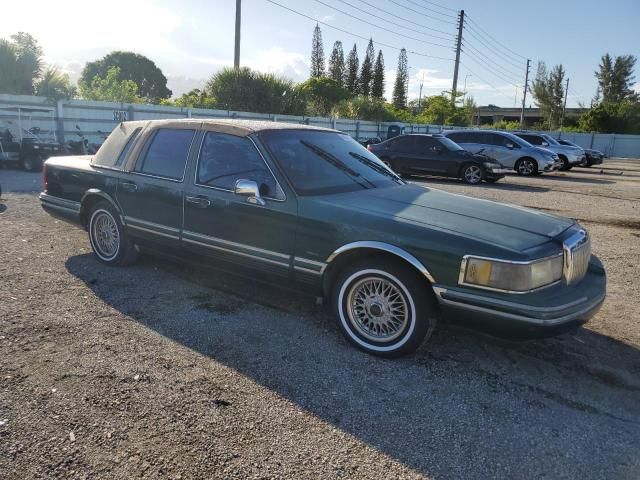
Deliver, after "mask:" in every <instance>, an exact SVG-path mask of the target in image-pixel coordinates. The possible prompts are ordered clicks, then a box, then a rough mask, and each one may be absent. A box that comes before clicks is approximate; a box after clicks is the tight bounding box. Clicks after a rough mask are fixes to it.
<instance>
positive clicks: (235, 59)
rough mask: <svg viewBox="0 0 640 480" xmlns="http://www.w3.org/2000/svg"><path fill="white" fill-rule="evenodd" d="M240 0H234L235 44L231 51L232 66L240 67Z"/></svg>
mask: <svg viewBox="0 0 640 480" xmlns="http://www.w3.org/2000/svg"><path fill="white" fill-rule="evenodd" d="M241 3H242V0H236V45H235V49H234V52H233V68H235V69H236V70H237V69H239V68H240V20H241V18H242V13H241V12H242V8H241V7H242V5H241Z"/></svg>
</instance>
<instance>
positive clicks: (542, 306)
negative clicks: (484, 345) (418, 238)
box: [434, 257, 607, 338]
mask: <svg viewBox="0 0 640 480" xmlns="http://www.w3.org/2000/svg"><path fill="white" fill-rule="evenodd" d="M591 262H592V263H591V264H590V266H589V271H588V272H587V275H586V276H585V277H584V278H583V279H582V281H581V282H580V283H578V284H576V285H573V286H567V285H566V284H564V282H563V283H561V284H558V285H556V286H550V287H548V288H546V289H542V290H539V291H537V292H533V293H530V294H526V295H518V294H502V295H500V296H498V295H490V294H486V293H484V292H481V291H479V290H477V289H472V288H463V287H459V286H456V287H453V288H449V287H442V286H438V285H435V286H434V291H435V292H436V296H437V299H438V302H439V304H440V309H441V312H442V315H443V317H444V318H446V319H449V320H451V321H453V322H456V323H461V324H463V325H467V326H471V327H475V328H479V329H481V330H484V331H487V332H489V333H492V334H494V335H498V336H505V337H511V338H513V337H516V338H532V337H541V336H542V337H544V336H552V335H557V334H560V333H562V332H565V331H567V330H571V329H573V328H576V327H578V326H580V325H582V324H584V323H586V322H587V321H588V320H589V319H590V318H591V317H593V316H594V315H595V314H596V313H597V312H598V310H599V309H600V307H601V306H602V304H603V302H604V299H605V296H606V283H607V281H606V274H605V273H604V269H603V268H602V264H601V263H600V261H599V260H598V259H597V258H596V257H592V260H591Z"/></svg>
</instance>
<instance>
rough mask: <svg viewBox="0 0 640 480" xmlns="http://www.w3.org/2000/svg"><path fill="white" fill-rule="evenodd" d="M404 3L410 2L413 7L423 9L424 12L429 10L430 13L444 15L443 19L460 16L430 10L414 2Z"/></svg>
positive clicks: (408, 0)
mask: <svg viewBox="0 0 640 480" xmlns="http://www.w3.org/2000/svg"><path fill="white" fill-rule="evenodd" d="M404 1H405V2H408V3H411V4H412V5H415V6H416V7H420V8H423V9H424V10H427V11H429V12H433V13H437V14H438V15H442V16H443V17H449V18H456V17H457V16H458V15H457V14H456V15H452V14H450V13H442V12H439V11H437V10H434V9H433V8H429V7H425V6H424V5H420V4H419V3H416V2H414V1H413V0H404ZM426 3H429V2H426ZM454 11H455V10H454Z"/></svg>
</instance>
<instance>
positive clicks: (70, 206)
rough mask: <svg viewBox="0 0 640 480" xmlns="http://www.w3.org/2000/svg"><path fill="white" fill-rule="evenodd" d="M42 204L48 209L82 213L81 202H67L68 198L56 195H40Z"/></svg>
mask: <svg viewBox="0 0 640 480" xmlns="http://www.w3.org/2000/svg"><path fill="white" fill-rule="evenodd" d="M39 198H40V202H41V204H43V205H46V206H47V207H51V208H54V209H57V210H61V211H66V212H72V213H78V214H79V213H80V202H76V201H74V200H67V199H66V198H61V197H56V196H55V195H49V194H48V193H44V192H42V193H40V195H39Z"/></svg>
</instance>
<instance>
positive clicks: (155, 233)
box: [127, 223, 180, 240]
mask: <svg viewBox="0 0 640 480" xmlns="http://www.w3.org/2000/svg"><path fill="white" fill-rule="evenodd" d="M127 226H128V227H129V228H133V229H135V230H141V231H143V232H147V233H153V234H154V235H160V236H161V237H167V238H171V239H173V240H180V237H179V236H178V235H172V234H170V233H164V232H159V231H158V230H151V229H150V228H145V227H141V226H139V225H133V224H131V223H130V224H128V225H127Z"/></svg>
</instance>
